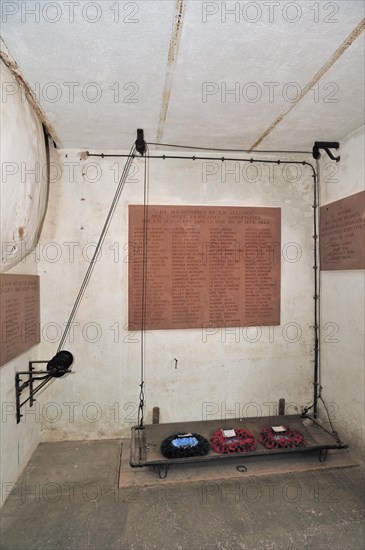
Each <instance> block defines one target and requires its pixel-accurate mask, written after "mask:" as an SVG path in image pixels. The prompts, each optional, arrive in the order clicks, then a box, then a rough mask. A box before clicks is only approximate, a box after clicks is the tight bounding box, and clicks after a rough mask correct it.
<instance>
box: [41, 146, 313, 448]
mask: <svg viewBox="0 0 365 550" xmlns="http://www.w3.org/2000/svg"><path fill="white" fill-rule="evenodd" d="M56 154H57V156H55V157H54V158H53V174H52V180H53V183H52V184H51V192H50V199H49V207H48V213H47V217H46V220H45V225H44V230H43V233H42V237H41V243H40V253H39V255H40V264H39V268H40V273H41V274H42V280H43V281H44V285H43V287H44V292H43V300H42V320H43V342H42V355H43V356H45V357H49V356H52V355H53V354H54V352H55V350H56V349H57V345H58V342H59V339H60V335H61V330H62V329H63V328H64V323H65V322H66V320H67V318H68V315H69V313H70V310H71V307H72V305H73V302H74V300H75V297H76V295H77V292H78V289H79V287H80V285H81V282H82V279H83V276H84V274H85V271H86V269H87V267H88V260H87V258H88V257H89V258H90V257H91V254H92V252H93V250H94V244H93V243H95V242H96V241H97V239H98V236H99V234H100V231H101V228H102V226H103V222H104V219H105V216H106V214H107V211H108V208H109V205H110V202H111V199H112V197H113V194H114V191H115V188H116V185H117V181H116V175H117V172H119V174H120V173H121V170H122V168H123V166H124V159H117V158H104V159H101V158H99V157H95V158H88V159H86V160H82V158H83V155H82V154H80V152H78V151H76V150H59V151H58V152H57V151H56ZM224 168H225V169H226V170H227V171H228V170H229V169H231V170H232V169H233V170H234V169H235V168H237V171H236V172H235V173H233V174H232V173H231V174H228V173H227V174H224V173H222V166H221V163H220V162H217V164H216V166H215V165H214V166H213V168H212V166H210V167H209V171H215V170H216V171H217V173H216V174H215V175H211V176H209V175H206V177H205V176H204V171H206V170H207V167H206V165H203V164H202V162H201V161H195V162H192V161H181V160H174V161H163V160H155V161H151V165H150V203H151V204H172V205H173V204H175V205H182V204H187V205H233V206H234V205H239V206H244V205H251V206H276V207H280V208H281V209H282V298H281V313H282V325H281V326H280V327H279V326H278V327H274V328H272V327H271V328H269V327H263V328H262V329H261V335H260V334H257V333H256V329H254V328H251V329H248V330H247V329H240V330H239V329H238V331H236V333H235V334H232V333H230V334H228V333H227V334H226V333H225V332H224V331H221V330H219V331H217V333H216V334H214V335H206V334H204V332H203V331H202V330H200V329H199V330H180V331H178V330H165V331H162V330H161V331H157V330H153V331H148V332H147V334H146V376H145V379H146V416H145V420H146V422H151V420H152V408H153V407H154V406H159V407H160V410H161V417H160V420H161V422H172V421H180V420H199V419H201V418H202V417H203V418H213V417H218V418H219V417H225V416H226V415H227V416H228V415H229V412H228V411H231V416H239V415H244V416H257V415H265V414H269V413H270V412H271V413H272V412H273V409H274V405H273V404H275V406H276V404H277V401H278V399H279V398H280V397H284V398H285V399H286V400H287V402H292V405H291V406H290V407H289V412H296V410H298V409H299V408H300V406H301V405H303V404H306V403H309V402H310V401H311V398H312V369H313V364H312V349H313V333H312V329H311V328H310V327H311V326H312V325H313V281H312V277H313V269H312V249H311V247H312V212H313V211H312V181H313V180H312V176H311V171H310V170H309V169H308V167H306V168H304V167H302V166H301V167H300V172H299V173H297V172H296V171H293V169H286V168H284V171H283V167H282V166H278V165H260V167H259V173H257V171H256V169H255V167H253V166H251V167H250V166H249V165H246V166H244V167H242V166H241V167H239V166H238V165H237V166H235V165H234V164H233V163H232V164H229V163H225V164H224ZM289 180H291V181H289ZM142 197H143V162H141V161H140V160H138V159H136V161H135V163H134V169H133V171H132V173H131V175H130V177H129V178H128V181H127V184H126V187H125V191H124V193H123V195H122V198H121V201H120V203H119V205H118V207H117V210H116V213H115V217H114V219H113V222H112V224H111V226H110V229H109V233H108V236H107V239H106V241H105V243H104V247H103V253H102V258H101V259H100V261H99V262H98V263H97V265H96V267H95V271H94V274H93V277H92V279H91V282H90V284H89V287H88V289H87V291H86V294H85V297H84V300H83V302H82V304H81V306H80V309H79V311H78V314H77V317H76V319H75V323H76V324H75V326H74V329H73V334H72V342H70V340H69V339H68V341H67V345H66V346H64V347H65V348H66V349H69V350H70V351H71V352H72V353H73V354H74V355H75V363H74V374H72V375H69V376H68V377H67V378H65V379H60V380H56V381H54V382H53V383H52V384H51V385H50V386H49V387H48V388H47V390H46V391H45V392H44V394H43V404H42V407H43V409H42V430H43V438H44V439H45V440H53V439H54V440H56V439H72V438H74V439H77V438H101V437H117V436H121V435H123V434H127V433H128V431H129V428H130V426H131V425H133V424H135V423H136V420H137V406H138V395H139V377H140V334H139V333H129V332H127V330H126V323H127V298H128V284H127V273H128V263H127V255H128V246H127V243H128V234H127V211H128V204H141V202H142V200H143V199H142ZM290 243H294V244H290ZM174 358H177V359H178V368H177V369H175V361H174Z"/></svg>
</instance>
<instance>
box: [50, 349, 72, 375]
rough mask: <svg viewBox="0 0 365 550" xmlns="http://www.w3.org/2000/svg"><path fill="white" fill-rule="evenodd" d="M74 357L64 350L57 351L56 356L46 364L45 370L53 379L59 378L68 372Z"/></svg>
mask: <svg viewBox="0 0 365 550" xmlns="http://www.w3.org/2000/svg"><path fill="white" fill-rule="evenodd" d="M73 360H74V357H73V355H72V353H70V352H69V351H66V350H62V351H59V352H58V353H56V355H55V356H54V357H53V358H52V359H51V360H50V361H49V362H48V363H47V370H48V371H49V373H50V374H51V375H52V376H54V377H55V378H60V377H61V376H63V375H64V374H66V372H67V371H68V370H69V368H70V366H71V365H72V363H73Z"/></svg>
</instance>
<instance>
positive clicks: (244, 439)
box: [210, 428, 257, 454]
mask: <svg viewBox="0 0 365 550" xmlns="http://www.w3.org/2000/svg"><path fill="white" fill-rule="evenodd" d="M234 432H235V435H234V436H231V437H226V436H225V435H224V431H223V430H221V429H219V430H216V431H215V432H214V434H213V435H212V437H211V438H210V446H211V448H212V450H213V451H215V452H216V453H220V454H233V453H247V452H249V451H254V450H255V449H256V445H257V443H256V440H255V437H254V435H253V434H252V433H251V432H250V430H245V429H243V428H242V429H241V428H240V429H237V430H236V429H235V430H234Z"/></svg>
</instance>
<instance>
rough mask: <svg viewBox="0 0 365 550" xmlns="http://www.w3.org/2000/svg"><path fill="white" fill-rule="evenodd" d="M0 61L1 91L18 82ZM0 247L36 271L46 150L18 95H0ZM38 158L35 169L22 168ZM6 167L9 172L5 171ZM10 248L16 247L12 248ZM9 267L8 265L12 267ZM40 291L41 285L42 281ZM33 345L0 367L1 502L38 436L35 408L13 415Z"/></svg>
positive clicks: (7, 260) (7, 258)
mask: <svg viewBox="0 0 365 550" xmlns="http://www.w3.org/2000/svg"><path fill="white" fill-rule="evenodd" d="M0 64H1V75H2V85H3V86H2V90H3V91H4V89H5V86H7V85H13V86H17V84H16V82H15V80H14V78H13V76H12V74H11V73H10V72H9V70H8V69H7V68H6V67H5V66H4V65H3V64H2V62H1V63H0ZM1 139H2V157H1V168H2V178H1V219H2V225H1V229H2V231H1V250H2V265H1V269H2V271H5V270H6V271H7V272H8V273H21V274H24V273H27V274H36V273H37V262H36V261H35V256H34V255H33V254H31V255H29V256H28V257H27V258H26V262H22V261H21V258H22V257H23V256H24V254H25V253H26V251H30V250H31V248H32V245H33V244H34V242H35V239H36V235H37V231H38V229H39V226H40V223H41V220H42V214H43V210H44V206H45V196H46V190H47V181H46V180H45V179H44V178H43V177H42V175H41V174H42V169H43V168H44V167H45V166H46V151H45V141H44V135H43V129H42V125H41V124H40V122H39V120H38V118H37V116H36V115H35V113H34V112H33V110H32V108H31V106H30V105H29V103H28V101H27V100H26V99H24V100H22V97H21V94H20V93H17V94H14V95H9V96H8V97H7V98H6V100H5V98H4V96H2V98H1ZM36 163H39V174H40V176H39V177H37V176H36V174H35V173H33V174H30V173H26V170H27V169H28V170H34V169H35V166H36ZM9 170H10V171H9ZM14 247H15V248H14ZM12 266H13V267H12ZM41 292H42V284H41ZM38 349H39V346H35V347H33V348H32V349H30V350H28V351H27V352H25V353H23V354H22V355H20V356H19V357H17V358H15V359H14V360H12V361H9V362H8V363H6V364H5V365H4V366H2V367H1V368H0V387H1V407H2V409H1V488H2V491H1V502H3V501H4V500H5V498H6V496H7V494H8V493H9V491H10V490H11V488H12V487H13V484H14V483H15V482H16V480H17V478H18V476H19V474H20V473H21V471H22V470H23V468H24V467H25V466H26V464H27V462H28V460H29V458H30V457H31V455H32V453H33V451H34V449H35V448H36V446H37V445H38V443H39V441H40V426H41V423H40V417H39V415H38V416H37V415H35V414H34V413H35V412H36V408H33V409H25V411H24V418H23V419H22V422H21V423H20V424H18V425H17V424H16V419H15V372H16V371H17V370H27V368H28V362H29V361H30V360H35V359H37V358H38Z"/></svg>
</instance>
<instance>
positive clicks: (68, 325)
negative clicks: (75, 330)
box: [57, 143, 136, 352]
mask: <svg viewBox="0 0 365 550" xmlns="http://www.w3.org/2000/svg"><path fill="white" fill-rule="evenodd" d="M135 150H136V145H135V143H134V144H133V145H132V147H131V150H130V151H129V154H128V155H127V162H126V163H125V166H124V169H123V172H122V175H121V177H120V180H119V183H118V187H117V189H116V191H115V194H114V198H113V201H112V203H111V206H110V209H109V212H108V215H107V217H106V219H105V222H104V226H103V229H102V231H101V234H100V237H99V240H98V243H97V245H96V248H95V251H94V254H93V257H92V258H91V261H90V265H89V267H88V269H87V271H86V274H85V277H84V280H83V281H82V284H81V287H80V290H79V292H78V294H77V297H76V300H75V303H74V305H73V307H72V310H71V313H70V316H69V318H68V321H67V323H66V328H65V330H64V331H63V334H62V337H61V340H60V343H59V346H58V348H57V352H59V351H61V350H62V348H63V345H64V343H65V341H66V338H67V335H68V333H69V331H70V328H71V326H72V321H73V320H74V318H75V315H76V313H77V310H78V308H79V305H80V302H81V300H82V297H83V295H84V293H85V290H86V288H87V285H88V283H89V281H90V278H91V275H92V272H93V271H94V267H95V265H96V262H97V261H98V257H99V253H100V250H101V247H102V246H103V242H104V240H105V236H106V234H107V231H108V229H109V226H110V222H111V221H112V218H113V215H114V212H115V209H116V207H117V204H118V202H119V198H120V195H121V194H122V191H123V188H124V185H125V182H126V180H127V177H128V174H129V170H130V167H131V164H132V162H133V159H134V157H135V155H134V153H135Z"/></svg>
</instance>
